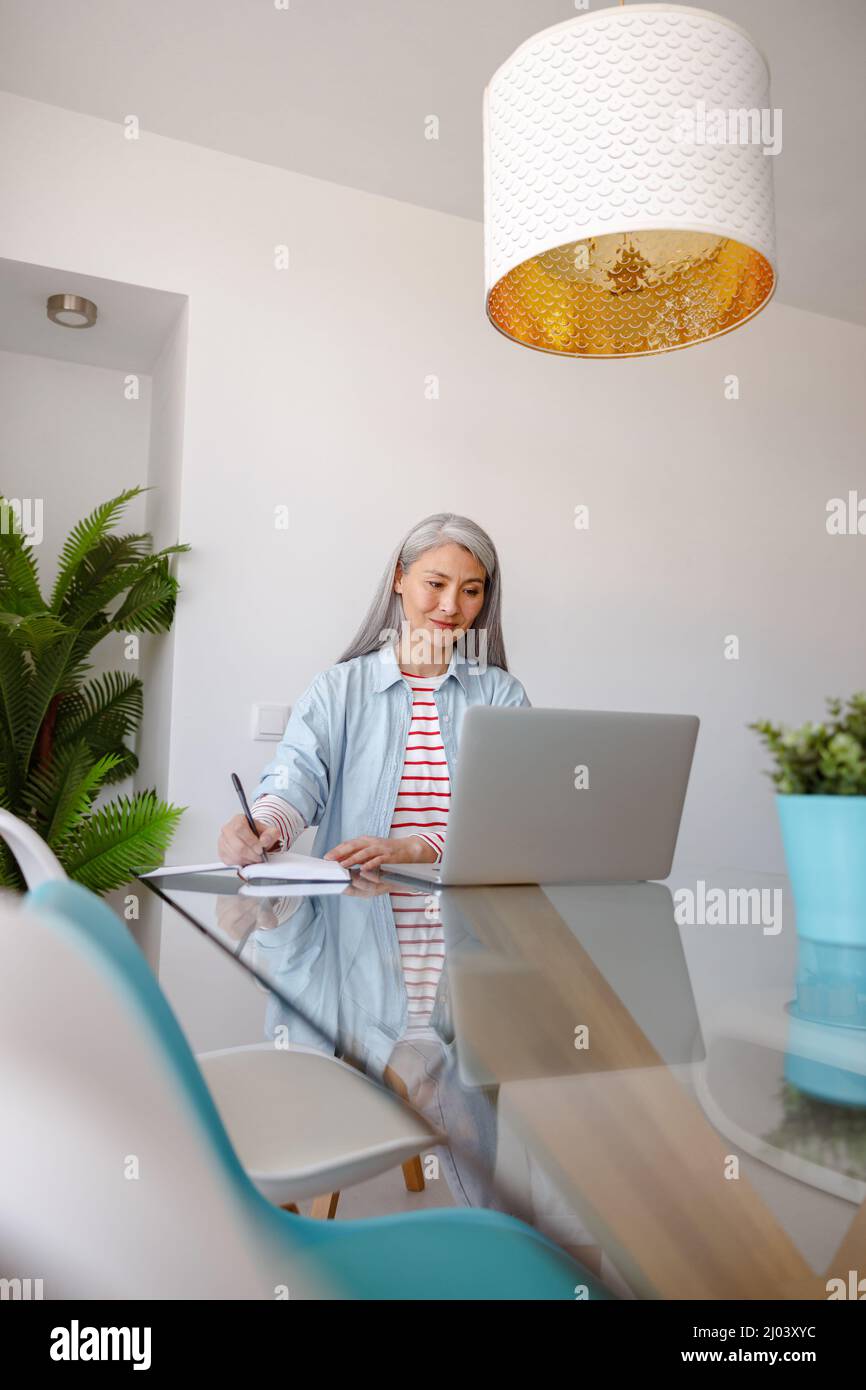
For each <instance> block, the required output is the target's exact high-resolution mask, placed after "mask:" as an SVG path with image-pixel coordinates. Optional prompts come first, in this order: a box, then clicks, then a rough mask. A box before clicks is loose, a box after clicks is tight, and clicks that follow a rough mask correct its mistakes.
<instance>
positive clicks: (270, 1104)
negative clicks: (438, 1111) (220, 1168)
mask: <svg viewBox="0 0 866 1390" xmlns="http://www.w3.org/2000/svg"><path fill="white" fill-rule="evenodd" d="M0 835H2V837H3V839H4V840H5V841H6V843H7V845H8V846H9V848H10V850H11V851H12V853H13V854H14V855H15V858H16V859H17V861H18V864H19V867H20V869H21V871H22V873H23V875H24V878H25V881H26V883H27V887H28V889H29V890H31V891H33V890H35V889H37V888H38V887H39V886H40V885H41V884H43V883H48V882H53V881H57V880H62V881H67V875H66V873H65V871H64V869H63V866H62V865H61V864H60V863H59V861H58V860H57V859H56V857H55V855H54V854H53V853H52V851H51V850H50V849H49V847H48V845H46V844H45V842H44V840H42V839H41V837H40V836H39V835H37V833H36V832H35V831H34V830H32V829H31V827H30V826H29V825H26V824H25V823H24V822H23V821H21V820H19V819H18V818H17V817H16V816H13V815H11V814H10V813H9V812H8V811H0ZM108 910H110V909H108ZM116 921H117V928H118V931H120V932H123V933H126V932H127V930H128V929H127V928H126V926H125V925H124V924H123V923H122V922H121V921H120V919H119V918H117V919H116ZM82 926H83V929H85V930H86V927H85V926H84V924H82ZM197 1061H198V1063H199V1066H200V1067H201V1070H202V1072H203V1074H204V1078H205V1081H206V1083H207V1086H208V1088H209V1090H210V1092H211V1095H212V1096H213V1099H214V1102H215V1104H216V1106H217V1109H218V1110H219V1112H220V1116H221V1118H222V1121H223V1124H224V1125H225V1127H226V1129H227V1130H228V1132H229V1135H230V1137H231V1141H232V1144H233V1146H234V1148H235V1151H236V1152H237V1154H238V1156H239V1157H240V1159H241V1162H242V1163H243V1164H244V1166H245V1168H246V1170H247V1173H248V1174H249V1176H250V1179H251V1180H252V1182H253V1183H254V1184H255V1185H256V1187H257V1188H258V1189H259V1191H260V1192H261V1193H262V1194H263V1195H264V1196H265V1197H267V1198H268V1199H269V1200H270V1201H272V1202H274V1203H275V1204H276V1205H277V1206H281V1207H285V1208H286V1209H287V1210H295V1211H296V1210H297V1204H298V1203H299V1202H301V1201H306V1200H307V1199H309V1198H312V1199H313V1205H312V1212H311V1215H313V1216H315V1217H323V1218H326V1219H327V1218H331V1217H333V1216H334V1215H335V1213H336V1209H337V1202H338V1200H339V1196H340V1191H341V1189H342V1188H345V1187H351V1186H352V1185H354V1184H355V1183H359V1182H365V1181H366V1180H367V1179H368V1178H373V1177H377V1176H378V1175H379V1174H380V1173H384V1172H387V1171H388V1169H390V1168H395V1167H398V1166H400V1167H402V1169H403V1178H404V1182H405V1185H406V1188H407V1189H408V1190H409V1191H410V1192H417V1191H420V1190H421V1189H422V1188H423V1186H424V1181H423V1174H422V1171H421V1163H420V1159H419V1157H418V1155H419V1152H421V1151H423V1149H424V1148H425V1147H429V1146H430V1145H431V1144H433V1143H435V1142H437V1141H438V1140H441V1136H437V1135H435V1133H434V1132H433V1131H432V1130H431V1129H430V1128H429V1127H428V1126H427V1125H426V1124H425V1122H424V1120H423V1119H422V1118H421V1117H420V1116H418V1115H416V1114H415V1113H414V1111H412V1110H411V1109H410V1108H409V1107H408V1106H401V1105H399V1104H395V1105H391V1104H389V1103H388V1097H387V1096H385V1095H383V1093H382V1092H381V1091H380V1089H379V1088H378V1087H377V1086H376V1085H375V1084H374V1083H373V1082H371V1081H370V1080H369V1079H368V1078H367V1077H366V1076H364V1075H363V1074H362V1073H361V1072H359V1071H357V1070H356V1069H355V1068H354V1067H351V1066H348V1065H347V1064H346V1063H345V1062H342V1061H340V1060H338V1059H337V1058H336V1057H333V1056H330V1055H328V1054H326V1053H323V1052H316V1051H314V1050H313V1049H309V1048H298V1047H289V1048H278V1047H276V1046H275V1045H274V1044H273V1043H253V1044H252V1045H250V1046H247V1047H237V1048H222V1049H219V1050H218V1051H215V1052H206V1053H202V1054H201V1055H199V1056H198V1058H197Z"/></svg>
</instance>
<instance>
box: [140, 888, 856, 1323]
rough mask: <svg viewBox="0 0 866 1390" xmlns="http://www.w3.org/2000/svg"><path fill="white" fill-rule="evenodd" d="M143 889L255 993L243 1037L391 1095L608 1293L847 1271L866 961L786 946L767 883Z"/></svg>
mask: <svg viewBox="0 0 866 1390" xmlns="http://www.w3.org/2000/svg"><path fill="white" fill-rule="evenodd" d="M140 881H141V883H142V884H143V885H146V887H147V888H148V889H149V890H150V891H151V892H153V893H154V894H156V895H157V896H158V897H159V898H160V899H161V900H162V901H163V903H165V904H167V905H168V909H169V910H168V911H164V914H163V939H164V938H165V930H166V923H167V922H169V921H170V922H171V924H172V925H171V930H172V931H173V932H174V931H177V930H181V931H182V932H184V933H189V932H190V931H191V929H193V928H194V929H196V931H197V932H198V933H200V934H204V936H206V937H207V938H208V942H209V945H208V948H207V949H208V950H209V951H215V950H217V949H219V950H220V951H221V952H222V953H223V954H224V955H227V956H231V957H232V958H233V959H234V961H235V962H236V963H237V965H238V966H239V967H240V968H242V969H243V971H245V972H247V974H248V975H249V976H251V977H252V978H253V979H254V980H255V981H256V982H257V983H258V985H259V987H260V989H261V991H262V993H261V994H260V995H258V996H257V998H258V1009H259V1021H260V1028H261V1034H260V1037H263V1038H270V1039H273V1040H274V1041H275V1045H282V1046H286V1045H288V1046H292V1045H302V1046H306V1047H315V1048H320V1049H322V1050H324V1051H327V1052H330V1053H336V1054H337V1055H339V1056H340V1057H343V1058H345V1059H347V1060H348V1061H350V1062H352V1063H354V1064H355V1065H357V1066H359V1067H361V1068H362V1069H363V1070H364V1071H365V1072H366V1073H367V1074H368V1075H369V1076H371V1077H372V1078H374V1079H375V1080H376V1081H378V1082H380V1083H381V1084H388V1085H391V1086H396V1087H397V1088H398V1089H399V1090H400V1092H401V1094H403V1096H404V1098H406V1099H407V1100H408V1103H409V1104H411V1105H413V1106H414V1107H415V1108H416V1109H417V1110H418V1111H419V1112H421V1113H422V1114H424V1116H425V1117H426V1118H427V1119H428V1121H430V1122H432V1123H433V1124H434V1125H435V1127H436V1129H437V1130H438V1131H439V1132H440V1133H442V1134H444V1135H445V1136H446V1139H447V1142H443V1144H442V1146H441V1147H440V1148H437V1149H436V1150H434V1151H431V1156H432V1157H433V1158H434V1159H435V1162H436V1163H437V1164H441V1171H442V1173H443V1174H444V1177H445V1179H446V1181H447V1184H448V1187H449V1189H450V1191H451V1194H452V1196H453V1198H454V1200H455V1201H458V1202H461V1203H465V1204H469V1205H480V1206H485V1207H492V1208H495V1209H497V1210H502V1211H508V1212H511V1213H512V1214H514V1215H517V1216H520V1217H521V1218H522V1219H523V1220H526V1221H528V1222H530V1223H531V1224H533V1225H534V1226H536V1227H537V1228H538V1229H540V1230H542V1231H544V1233H545V1234H546V1235H548V1236H550V1237H551V1238H552V1239H554V1240H557V1241H558V1242H559V1243H560V1244H562V1245H563V1246H565V1247H566V1248H568V1249H570V1250H573V1251H575V1252H580V1253H581V1257H582V1258H583V1257H584V1255H585V1251H586V1248H587V1246H590V1245H592V1246H596V1247H599V1248H600V1249H601V1251H602V1252H603V1253H604V1263H603V1265H602V1276H603V1278H604V1279H605V1280H606V1282H607V1283H608V1284H609V1285H610V1286H611V1288H612V1289H613V1290H614V1291H615V1292H617V1293H619V1294H620V1295H621V1296H624V1297H633V1298H641V1299H644V1298H674V1299H681V1298H708V1299H736V1298H747V1299H776V1298H786V1297H787V1298H819V1299H826V1298H827V1297H828V1280H829V1279H831V1278H841V1279H844V1280H845V1281H846V1282H849V1281H850V1270H857V1269H858V1268H859V1267H862V1266H863V1264H864V1261H863V1249H864V1247H866V1224H864V1210H866V1209H863V1208H862V1204H863V1201H864V1197H866V950H864V949H863V948H855V947H850V948H849V947H836V948H829V947H826V946H824V947H821V946H818V945H816V944H814V943H810V942H805V941H799V940H798V937H797V934H796V929H795V918H794V909H793V903H792V900H791V897H790V892H789V887H788V884H787V881H786V879H785V878H784V877H782V876H778V875H771V874H761V873H754V872H745V871H736V870H706V869H697V870H691V871H690V870H678V871H677V873H676V874H674V875H672V877H671V878H670V879H669V880H667V881H666V882H665V883H639V884H636V883H631V884H607V885H604V884H574V885H569V884H566V885H562V884H560V885H547V886H539V885H518V886H510V887H471V888H442V889H437V890H435V891H434V890H432V889H431V888H430V887H429V886H426V885H423V884H421V883H413V882H411V881H410V880H408V879H403V878H399V879H398V878H396V877H390V878H389V877H386V876H384V875H383V874H381V873H378V874H373V875H367V876H365V877H363V878H362V877H358V876H355V877H353V880H352V882H351V883H350V884H348V885H346V886H345V887H344V886H342V885H336V886H333V887H332V886H331V885H328V886H327V888H326V886H325V885H309V886H307V887H303V888H301V887H298V886H295V887H294V888H287V887H278V886H276V885H270V886H269V887H268V888H267V889H262V890H251V888H250V886H249V885H245V884H244V882H243V880H242V879H241V878H240V877H239V876H238V875H237V873H236V872H235V871H234V870H233V869H224V870H219V871H211V872H204V873H198V874H186V875H185V874H171V873H168V874H165V873H163V875H161V876H157V877H152V876H148V875H142V876H141V877H140ZM288 894H291V896H287V895H288ZM170 997H171V996H170ZM203 1007H204V1008H205V1009H206V1008H207V1007H208V999H207V993H206V989H205V998H204V1002H203ZM212 1008H213V1012H214V1024H215V1031H213V1032H212V1035H211V1039H210V1040H211V1045H214V1046H215V1045H218V1043H220V1044H222V1041H223V1034H221V1033H220V1031H219V1029H220V1027H221V1026H223V1025H225V1023H226V1013H225V1005H224V1001H220V1000H219V999H218V998H217V997H216V994H215V996H214V999H213V1005H212ZM218 1013H219V1017H217V1014H218ZM181 1022H182V1023H183V1022H184V1020H183V1018H181ZM858 1251H859V1263H858ZM864 1272H866V1271H864Z"/></svg>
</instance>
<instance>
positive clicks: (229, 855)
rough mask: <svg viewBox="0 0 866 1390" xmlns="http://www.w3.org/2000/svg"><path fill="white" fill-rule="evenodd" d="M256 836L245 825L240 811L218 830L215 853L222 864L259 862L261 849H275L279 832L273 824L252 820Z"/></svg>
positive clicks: (244, 819)
mask: <svg viewBox="0 0 866 1390" xmlns="http://www.w3.org/2000/svg"><path fill="white" fill-rule="evenodd" d="M253 824H254V825H255V827H256V830H257V831H258V838H256V836H255V835H254V834H253V832H252V831H251V830H250V827H249V826H248V825H247V818H246V816H242V815H241V814H240V813H238V815H236V816H232V818H231V820H229V821H226V823H225V825H224V826H223V828H222V830H221V831H220V837H219V843H218V845H217V854H218V855H219V857H220V859H221V860H222V862H223V863H224V864H259V863H260V862H261V858H262V850H263V849H264V850H268V849H276V848H277V846H278V845H279V843H280V832H279V830H278V829H277V827H276V826H275V825H266V824H265V822H264V821H261V820H254V822H253Z"/></svg>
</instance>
